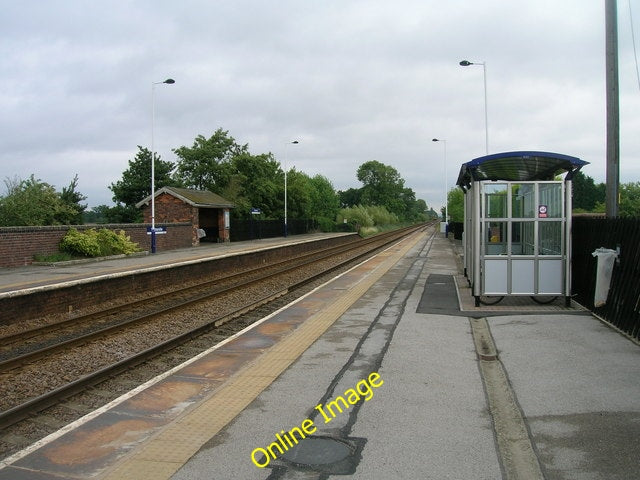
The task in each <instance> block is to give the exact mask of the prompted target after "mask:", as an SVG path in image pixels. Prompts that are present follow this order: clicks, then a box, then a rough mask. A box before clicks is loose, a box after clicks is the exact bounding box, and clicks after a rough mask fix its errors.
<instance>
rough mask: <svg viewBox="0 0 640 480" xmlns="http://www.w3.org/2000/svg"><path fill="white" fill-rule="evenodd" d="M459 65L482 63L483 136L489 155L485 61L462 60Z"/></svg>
mask: <svg viewBox="0 0 640 480" xmlns="http://www.w3.org/2000/svg"><path fill="white" fill-rule="evenodd" d="M460 65H461V66H463V67H469V66H471V65H482V70H483V72H484V136H485V146H486V150H487V155H489V115H488V113H487V110H488V109H487V65H486V63H485V62H477V63H474V62H470V61H469V60H462V61H461V62H460Z"/></svg>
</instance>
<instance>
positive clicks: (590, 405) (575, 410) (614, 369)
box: [489, 315, 640, 480]
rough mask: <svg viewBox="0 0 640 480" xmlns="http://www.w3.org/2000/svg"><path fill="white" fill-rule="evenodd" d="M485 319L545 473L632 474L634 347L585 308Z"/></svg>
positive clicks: (637, 460) (636, 415) (561, 476)
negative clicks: (583, 310)
mask: <svg viewBox="0 0 640 480" xmlns="http://www.w3.org/2000/svg"><path fill="white" fill-rule="evenodd" d="M489 323H490V325H491V332H492V334H493V337H494V339H495V343H496V346H497V348H498V351H499V354H500V358H501V360H502V362H503V364H504V365H505V368H506V370H507V372H508V375H509V379H510V381H511V385H512V387H513V390H514V392H515V393H516V395H517V398H518V401H519V403H520V406H521V408H522V411H523V414H524V415H525V417H526V419H527V421H528V425H529V429H530V432H531V436H532V439H533V442H534V444H535V446H536V449H537V451H538V455H539V458H540V461H541V463H542V466H543V469H544V473H545V478H547V479H550V480H556V479H558V480H565V479H566V480H569V479H581V480H582V479H631V478H638V475H639V473H638V472H640V456H638V451H640V381H638V379H639V378H640V347H638V345H636V344H635V343H633V342H631V341H630V340H628V339H627V338H625V337H624V336H622V335H620V334H619V333H617V332H616V331H614V330H613V329H611V328H609V327H608V326H606V325H604V324H603V323H601V322H600V321H598V320H597V319H596V318H594V317H592V316H586V315H582V316H569V315H549V316H536V315H529V316H521V317H513V316H510V317H493V318H491V319H489Z"/></svg>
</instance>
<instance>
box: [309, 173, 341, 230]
mask: <svg viewBox="0 0 640 480" xmlns="http://www.w3.org/2000/svg"><path fill="white" fill-rule="evenodd" d="M309 185H310V187H311V212H310V213H311V218H313V219H314V220H316V221H318V222H320V223H321V224H322V226H323V227H324V228H325V229H326V228H328V225H329V224H332V223H333V221H334V219H335V218H336V214H337V213H338V209H339V208H340V198H339V197H338V194H337V193H336V191H335V189H334V188H333V185H332V184H331V181H329V179H328V178H327V177H324V176H322V175H316V176H314V177H312V178H311V179H310V181H309Z"/></svg>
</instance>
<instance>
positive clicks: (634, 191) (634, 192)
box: [618, 182, 640, 217]
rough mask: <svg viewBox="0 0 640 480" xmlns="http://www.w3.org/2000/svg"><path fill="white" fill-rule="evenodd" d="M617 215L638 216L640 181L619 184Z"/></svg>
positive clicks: (639, 209) (639, 211)
mask: <svg viewBox="0 0 640 480" xmlns="http://www.w3.org/2000/svg"><path fill="white" fill-rule="evenodd" d="M618 215H619V216H621V217H640V182H631V183H623V184H621V185H620V205H618Z"/></svg>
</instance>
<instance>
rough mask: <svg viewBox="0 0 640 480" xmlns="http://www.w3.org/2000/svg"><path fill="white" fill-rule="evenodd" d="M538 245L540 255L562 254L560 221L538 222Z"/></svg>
mask: <svg viewBox="0 0 640 480" xmlns="http://www.w3.org/2000/svg"><path fill="white" fill-rule="evenodd" d="M538 245H539V251H538V253H539V254H540V255H562V222H561V221H551V222H539V224H538Z"/></svg>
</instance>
